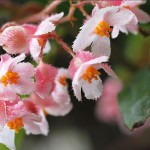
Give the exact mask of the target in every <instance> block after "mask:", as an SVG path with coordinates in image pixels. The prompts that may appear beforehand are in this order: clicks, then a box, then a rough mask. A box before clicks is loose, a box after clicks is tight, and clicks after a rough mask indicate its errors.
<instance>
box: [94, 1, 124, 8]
mask: <svg viewBox="0 0 150 150" xmlns="http://www.w3.org/2000/svg"><path fill="white" fill-rule="evenodd" d="M123 1H124V0H99V1H98V2H97V4H98V5H99V7H102V8H104V7H107V6H119V5H121V3H122V2H123Z"/></svg>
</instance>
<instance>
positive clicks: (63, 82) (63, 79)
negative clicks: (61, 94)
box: [58, 76, 67, 86]
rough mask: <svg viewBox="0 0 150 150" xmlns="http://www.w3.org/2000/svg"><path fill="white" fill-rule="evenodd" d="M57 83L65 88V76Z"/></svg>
mask: <svg viewBox="0 0 150 150" xmlns="http://www.w3.org/2000/svg"><path fill="white" fill-rule="evenodd" d="M58 81H59V83H60V84H62V85H63V86H66V85H67V81H66V77H65V76H63V77H60V78H59V80H58Z"/></svg>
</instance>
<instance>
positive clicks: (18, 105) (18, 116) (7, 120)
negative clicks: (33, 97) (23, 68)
mask: <svg viewBox="0 0 150 150" xmlns="http://www.w3.org/2000/svg"><path fill="white" fill-rule="evenodd" d="M0 103H1V104H3V105H1V106H3V107H1V112H2V110H3V114H5V115H4V116H3V117H2V120H3V122H1V126H3V128H1V131H0V143H3V144H5V145H6V146H7V147H8V148H10V149H12V150H15V144H14V138H15V132H18V131H19V130H20V129H21V128H24V129H25V130H26V132H31V133H33V134H41V130H40V128H39V125H38V123H39V122H41V117H40V116H39V114H38V111H37V109H36V107H35V105H34V104H33V103H32V102H26V101H20V99H19V97H17V98H16V99H15V100H14V102H13V103H10V102H8V101H2V100H1V101H0Z"/></svg>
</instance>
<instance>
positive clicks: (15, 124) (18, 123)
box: [7, 118, 24, 132]
mask: <svg viewBox="0 0 150 150" xmlns="http://www.w3.org/2000/svg"><path fill="white" fill-rule="evenodd" d="M7 126H8V127H9V128H10V129H13V130H15V131H16V132H18V131H19V130H20V129H21V128H22V127H23V126H24V124H23V122H22V118H16V119H15V120H13V121H9V122H8V123H7Z"/></svg>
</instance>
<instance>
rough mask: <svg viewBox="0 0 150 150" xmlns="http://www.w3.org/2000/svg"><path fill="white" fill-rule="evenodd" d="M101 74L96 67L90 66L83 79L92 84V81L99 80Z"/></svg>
mask: <svg viewBox="0 0 150 150" xmlns="http://www.w3.org/2000/svg"><path fill="white" fill-rule="evenodd" d="M100 74H101V73H100V72H99V71H97V70H96V69H95V68H94V67H92V66H89V67H88V68H87V69H86V71H85V73H84V74H83V75H82V78H83V79H84V80H87V81H88V82H89V83H92V79H95V80H98V77H97V76H98V75H100Z"/></svg>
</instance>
